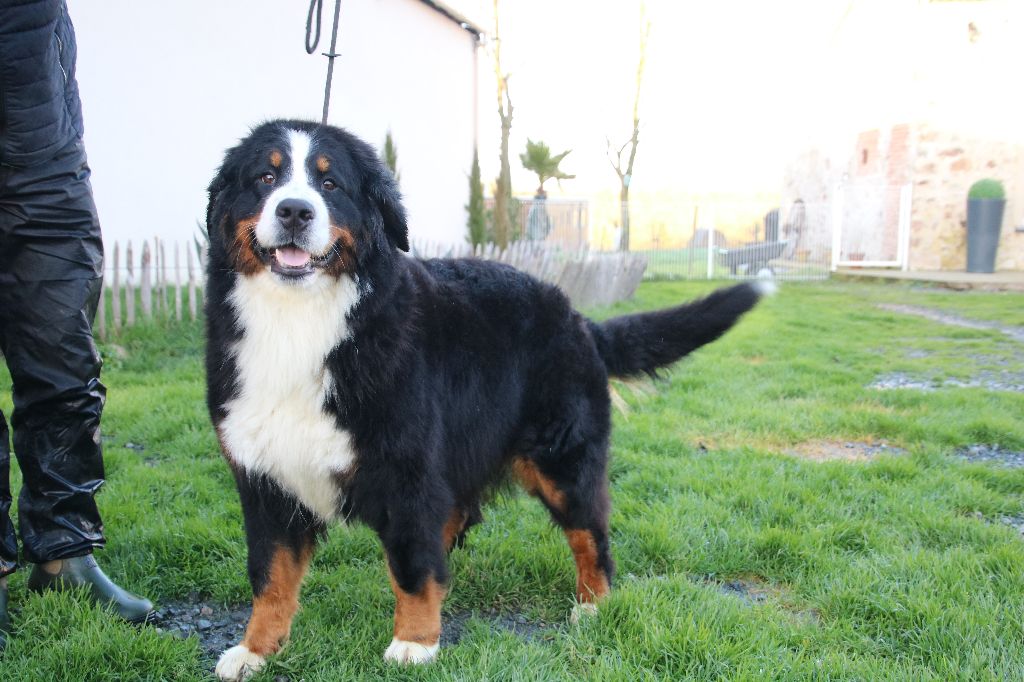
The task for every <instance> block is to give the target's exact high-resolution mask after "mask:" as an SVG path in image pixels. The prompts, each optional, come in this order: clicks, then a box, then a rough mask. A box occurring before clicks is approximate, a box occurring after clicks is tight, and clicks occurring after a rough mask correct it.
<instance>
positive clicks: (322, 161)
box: [316, 154, 331, 173]
mask: <svg viewBox="0 0 1024 682" xmlns="http://www.w3.org/2000/svg"><path fill="white" fill-rule="evenodd" d="M316 169H317V170H318V171H320V172H321V173H326V172H327V171H329V170H331V162H330V161H329V160H328V159H327V157H326V156H324V155H323V154H321V155H320V156H318V157H316Z"/></svg>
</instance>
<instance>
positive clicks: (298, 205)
mask: <svg viewBox="0 0 1024 682" xmlns="http://www.w3.org/2000/svg"><path fill="white" fill-rule="evenodd" d="M313 215H314V214H313V204H311V203H309V202H308V201H306V200H305V199H284V200H282V201H281V203H279V204H278V205H277V218H278V220H280V221H281V224H282V225H283V226H284V227H285V228H287V229H290V230H300V229H303V228H305V227H307V226H308V225H309V223H310V222H312V220H313Z"/></svg>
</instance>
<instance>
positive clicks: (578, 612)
mask: <svg viewBox="0 0 1024 682" xmlns="http://www.w3.org/2000/svg"><path fill="white" fill-rule="evenodd" d="M596 615H597V604H593V603H591V602H577V603H576V604H575V605H574V606H573V607H572V613H570V614H569V622H570V623H572V624H573V625H577V624H578V623H579V622H580V621H581V620H583V619H584V618H593V617H594V616H596Z"/></svg>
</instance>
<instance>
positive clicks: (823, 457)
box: [783, 440, 907, 462]
mask: <svg viewBox="0 0 1024 682" xmlns="http://www.w3.org/2000/svg"><path fill="white" fill-rule="evenodd" d="M783 452H785V453H786V454H787V455H791V456H793V457H799V458H801V459H809V460H811V461H812V462H835V461H840V462H868V461H870V460H873V459H875V458H876V457H878V456H879V455H905V454H907V451H906V450H904V449H903V448H898V447H895V446H892V445H889V444H888V443H885V442H884V441H882V442H878V443H874V442H867V443H865V442H861V441H848V440H847V441H843V440H812V441H806V442H804V443H799V444H797V445H794V446H793V447H791V448H789V449H787V450H784V451H783Z"/></svg>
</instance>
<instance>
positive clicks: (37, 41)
mask: <svg viewBox="0 0 1024 682" xmlns="http://www.w3.org/2000/svg"><path fill="white" fill-rule="evenodd" d="M76 49H77V48H76V45H75V30H74V28H73V27H72V25H71V20H70V19H69V18H68V10H67V5H66V3H65V2H64V0H0V165H4V166H16V167H25V166H32V165H35V164H38V163H42V162H44V161H47V160H49V159H52V158H53V157H54V155H55V154H56V153H57V152H58V151H60V150H61V149H63V148H64V147H66V146H67V145H68V144H70V143H71V142H73V141H74V140H76V139H77V138H80V137H81V136H82V103H81V101H80V100H79V98H78V85H77V81H76V80H75V73H74V69H75V52H76Z"/></svg>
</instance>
